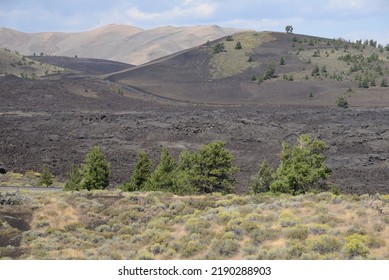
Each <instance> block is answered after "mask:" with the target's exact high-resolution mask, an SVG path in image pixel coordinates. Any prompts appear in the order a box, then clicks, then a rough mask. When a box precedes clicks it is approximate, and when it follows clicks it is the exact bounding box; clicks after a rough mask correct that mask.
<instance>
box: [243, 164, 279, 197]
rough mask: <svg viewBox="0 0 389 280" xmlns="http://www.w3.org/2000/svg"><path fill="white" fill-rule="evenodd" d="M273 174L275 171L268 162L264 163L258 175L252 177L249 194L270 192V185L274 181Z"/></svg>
mask: <svg viewBox="0 0 389 280" xmlns="http://www.w3.org/2000/svg"><path fill="white" fill-rule="evenodd" d="M273 173H274V171H273V169H272V168H271V167H270V166H269V164H268V163H267V161H266V160H264V161H262V164H261V166H260V167H259V171H258V173H257V174H256V175H254V176H253V177H251V181H250V184H249V193H251V194H258V193H262V192H268V191H269V190H270V184H271V183H272V181H273Z"/></svg>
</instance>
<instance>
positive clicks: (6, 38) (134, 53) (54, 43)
mask: <svg viewBox="0 0 389 280" xmlns="http://www.w3.org/2000/svg"><path fill="white" fill-rule="evenodd" d="M236 31H237V30H236V29H231V28H221V27H219V26H194V27H171V26H166V27H160V28H155V29H150V30H142V29H139V28H136V27H132V26H127V25H117V24H111V25H108V26H104V27H101V28H98V29H94V30H90V31H85V32H79V33H60V32H43V33H24V32H19V31H16V30H12V29H8V28H0V46H3V47H5V48H8V49H11V50H18V51H19V52H20V53H23V54H25V55H33V54H34V53H35V54H36V55H40V54H41V53H43V54H45V55H57V56H69V57H74V56H76V55H77V56H78V57H83V58H99V59H108V60H114V61H120V62H124V63H129V64H135V65H139V64H143V63H145V62H148V61H151V60H154V59H157V58H160V57H163V56H166V55H169V54H172V53H175V52H178V51H182V50H184V49H187V48H190V47H194V46H197V45H201V44H203V43H205V42H206V41H207V40H215V39H217V38H221V37H224V36H226V35H229V34H232V33H234V32H236Z"/></svg>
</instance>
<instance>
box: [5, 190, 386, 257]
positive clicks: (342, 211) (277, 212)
mask: <svg viewBox="0 0 389 280" xmlns="http://www.w3.org/2000/svg"><path fill="white" fill-rule="evenodd" d="M22 195H23V196H27V197H28V198H29V199H28V200H26V201H27V202H26V204H23V205H17V206H0V220H1V219H2V218H1V217H2V216H1V213H7V215H14V216H15V217H17V215H18V213H21V212H23V213H25V212H30V213H31V220H30V221H29V224H30V227H31V228H30V230H27V231H24V232H23V233H22V239H21V243H20V247H21V248H22V249H23V251H24V254H22V255H20V256H19V257H18V258H20V259H389V240H388V237H389V228H388V224H389V212H388V210H389V209H388V204H389V199H388V197H387V195H376V196H368V195H363V196H357V195H334V194H332V193H319V194H305V195H300V196H290V195H281V196H274V195H270V194H264V195H258V196H239V195H227V196H224V195H221V194H213V195H201V196H191V197H180V196H176V195H173V194H169V193H160V192H155V193H152V192H151V193H123V192H120V191H93V192H86V191H83V192H58V193H46V192H23V194H22ZM10 213H13V214H10ZM0 231H4V232H8V233H7V234H9V235H12V234H17V231H15V233H13V231H12V227H10V226H9V225H8V224H7V222H5V221H4V219H3V220H2V224H1V225H0ZM6 249H7V250H8V251H7V250H6ZM12 249H13V248H12V246H11V247H9V246H8V247H6V246H4V247H3V248H1V249H0V250H1V251H2V252H3V255H2V256H1V257H2V258H7V255H6V254H5V253H4V252H10V250H11V251H12ZM14 249H15V248H14Z"/></svg>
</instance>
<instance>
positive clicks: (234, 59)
mask: <svg viewBox="0 0 389 280" xmlns="http://www.w3.org/2000/svg"><path fill="white" fill-rule="evenodd" d="M272 40H274V38H273V37H272V36H271V35H270V34H269V33H266V32H261V33H257V32H241V33H237V34H235V35H234V36H233V41H223V43H224V45H225V52H221V53H218V54H214V55H213V56H212V58H211V60H210V62H209V67H210V74H211V77H212V79H221V78H226V77H231V76H233V75H236V74H238V73H241V72H243V71H244V70H246V69H249V68H251V67H256V66H258V65H259V64H258V62H248V59H249V57H250V55H251V54H252V52H253V50H254V48H257V47H259V46H260V45H261V44H263V43H266V42H270V41H272ZM237 42H240V43H241V44H242V49H240V50H236V49H235V46H236V43H237ZM211 51H212V50H211Z"/></svg>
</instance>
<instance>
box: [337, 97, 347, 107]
mask: <svg viewBox="0 0 389 280" xmlns="http://www.w3.org/2000/svg"><path fill="white" fill-rule="evenodd" d="M336 106H338V107H340V108H348V102H347V98H346V97H345V96H339V97H338V99H337V100H336Z"/></svg>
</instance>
